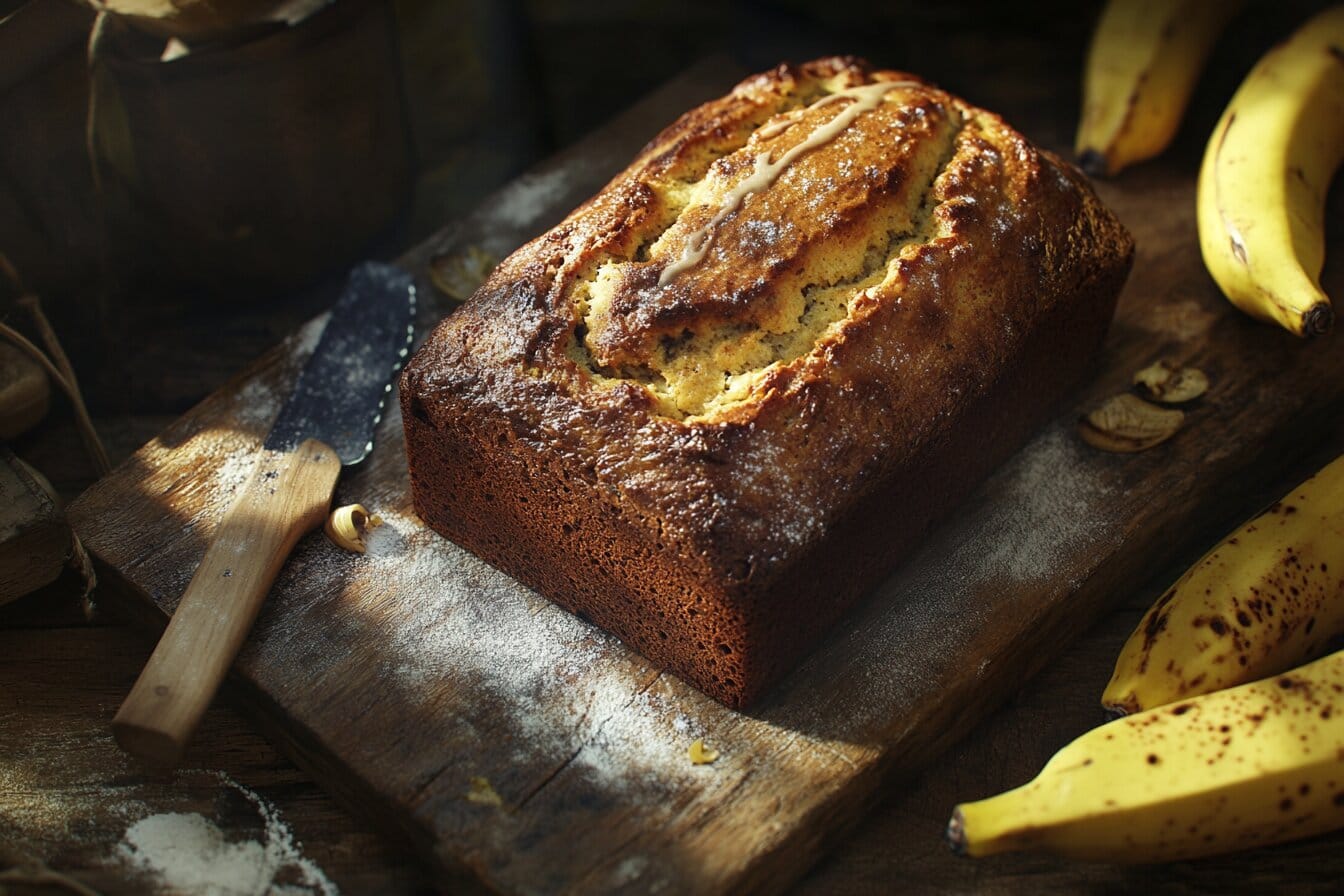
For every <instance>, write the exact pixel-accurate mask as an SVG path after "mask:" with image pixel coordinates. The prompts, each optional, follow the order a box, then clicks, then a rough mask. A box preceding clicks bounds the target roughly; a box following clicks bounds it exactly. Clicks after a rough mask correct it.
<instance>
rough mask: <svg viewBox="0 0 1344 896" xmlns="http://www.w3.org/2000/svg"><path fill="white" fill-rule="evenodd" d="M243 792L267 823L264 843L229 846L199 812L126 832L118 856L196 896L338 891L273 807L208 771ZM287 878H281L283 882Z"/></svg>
mask: <svg viewBox="0 0 1344 896" xmlns="http://www.w3.org/2000/svg"><path fill="white" fill-rule="evenodd" d="M205 774H210V775H212V776H214V777H216V778H218V779H219V781H220V782H222V783H223V784H225V785H226V786H228V787H231V788H232V789H234V790H236V791H237V792H238V793H240V794H242V795H243V797H244V798H246V799H247V800H248V802H250V803H252V805H253V806H255V807H256V809H257V812H258V813H259V814H260V815H261V818H262V821H263V822H264V823H265V831H264V835H263V836H264V838H265V839H264V840H261V841H256V840H244V841H240V842H229V841H228V840H226V839H225V835H224V832H223V831H221V830H220V829H219V827H218V826H217V825H216V824H215V823H214V822H212V821H211V820H209V819H208V818H206V817H204V816H202V815H199V814H196V813H182V812H164V813H160V814H157V815H150V816H148V817H146V818H142V819H140V820H139V821H137V822H135V824H133V825H131V826H130V827H129V828H127V829H126V834H125V836H124V837H123V838H122V841H121V843H120V844H118V846H117V849H116V857H117V858H118V859H119V860H121V861H122V862H124V863H125V864H127V865H129V866H130V867H132V868H136V869H138V870H140V871H143V872H145V873H148V874H150V875H152V876H153V877H154V878H156V880H157V882H158V883H159V884H160V885H161V886H163V887H166V888H167V889H169V890H171V891H172V892H175V893H183V894H192V896H300V894H309V896H312V894H321V896H335V894H336V893H337V892H338V891H337V889H336V886H335V884H333V883H332V882H331V881H330V880H329V879H328V878H327V876H326V875H325V874H323V873H322V869H320V868H318V867H317V865H316V864H315V863H314V862H313V861H312V860H311V859H307V858H305V857H304V856H303V854H302V853H301V852H300V851H299V848H298V846H297V845H296V844H295V843H294V835H293V833H292V832H291V831H290V829H289V827H288V825H286V824H285V823H284V821H283V820H281V818H280V815H279V813H278V812H277V811H276V809H275V807H274V806H272V805H271V804H270V803H268V802H267V801H266V800H264V799H262V798H261V797H260V796H259V795H258V794H256V793H254V792H253V791H251V790H249V789H248V788H246V787H244V786H243V785H241V784H239V783H238V782H237V781H234V780H233V779H232V778H230V777H229V776H228V775H226V774H224V773H223V772H206V773H205ZM282 879H283V880H282Z"/></svg>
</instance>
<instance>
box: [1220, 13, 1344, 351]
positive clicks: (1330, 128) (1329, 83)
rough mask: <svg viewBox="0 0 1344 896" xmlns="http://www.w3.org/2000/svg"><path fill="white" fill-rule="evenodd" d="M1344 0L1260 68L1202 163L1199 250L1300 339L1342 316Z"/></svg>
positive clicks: (1229, 288) (1228, 284) (1236, 289)
mask: <svg viewBox="0 0 1344 896" xmlns="http://www.w3.org/2000/svg"><path fill="white" fill-rule="evenodd" d="M1341 47H1344V6H1336V7H1333V8H1331V9H1328V10H1326V11H1325V12H1322V13H1320V14H1318V15H1316V16H1315V17H1314V18H1312V19H1310V20H1309V21H1308V22H1307V23H1306V24H1305V25H1303V26H1302V27H1301V28H1299V29H1298V30H1297V32H1296V33H1294V34H1293V35H1292V37H1291V38H1289V39H1288V40H1287V41H1286V42H1284V43H1282V44H1280V45H1279V46H1277V47H1275V48H1274V49H1273V50H1271V51H1270V52H1269V53H1267V54H1266V55H1265V56H1264V58H1263V59H1261V60H1260V62H1259V63H1258V64H1257V65H1256V66H1255V68H1253V69H1252V70H1251V73H1250V74H1249V75H1247V76H1246V80H1245V81H1244V82H1242V85H1241V87H1240V88H1239V89H1238V90H1237V92H1236V94H1235V95H1234V96H1233V97H1232V102H1231V103H1229V104H1228V107H1227V110H1226V111H1225V112H1224V113H1223V117H1222V118H1221V119H1220V120H1219V122H1218V126H1217V127H1216V128H1214V131H1213V136H1212V137H1211V138H1210V140H1209V144H1208V148H1207V149H1206V150H1205V152H1204V161H1203V164H1202V165H1201V167H1200V171H1199V194H1198V199H1197V203H1198V212H1197V218H1198V222H1199V246H1200V250H1201V252H1202V253H1203V255H1204V265H1205V267H1207V268H1208V269H1209V273H1210V274H1212V275H1213V279H1214V280H1215V281H1217V283H1218V286H1219V287H1220V288H1221V289H1222V291H1223V294H1224V295H1226V296H1227V298H1228V299H1229V300H1230V301H1231V302H1232V304H1234V305H1236V306H1237V307H1238V308H1240V309H1241V310H1242V311H1245V312H1246V313H1247V314H1250V315H1251V316H1253V317H1257V318H1260V319H1261V320H1265V321H1269V322H1271V323H1277V324H1281V325H1282V326H1284V327H1286V328H1287V329H1288V330H1290V331H1291V332H1293V333H1296V334H1297V335H1299V336H1310V335H1313V334H1317V333H1323V332H1325V331H1326V330H1328V329H1329V328H1330V325H1331V323H1332V321H1333V319H1334V314H1333V312H1332V311H1331V308H1330V300H1329V298H1327V297H1326V295H1325V293H1324V292H1323V291H1322V290H1321V285H1320V275H1321V268H1322V266H1323V265H1324V263H1325V194H1326V190H1327V188H1328V187H1329V185H1330V180H1331V178H1332V177H1333V176H1334V173H1335V170H1336V169H1337V168H1338V167H1339V165H1340V162H1341V160H1344V54H1341V52H1340V48H1341Z"/></svg>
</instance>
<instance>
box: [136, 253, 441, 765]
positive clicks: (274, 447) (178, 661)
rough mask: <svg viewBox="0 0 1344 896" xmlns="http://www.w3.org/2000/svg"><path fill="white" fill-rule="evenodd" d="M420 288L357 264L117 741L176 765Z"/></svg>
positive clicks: (370, 404) (367, 421)
mask: <svg viewBox="0 0 1344 896" xmlns="http://www.w3.org/2000/svg"><path fill="white" fill-rule="evenodd" d="M414 320H415V287H414V285H413V283H412V280H411V277H410V275H409V274H407V273H406V272H405V271H403V270H401V269H400V268H395V267H392V266H390V265H385V264H378V263H374V262H368V263H365V264H362V265H360V266H359V267H357V268H355V269H354V270H353V271H352V272H351V274H350V278H349V280H348V281H347V283H346V286H345V289H344V291H343V292H342V294H341V297H340V298H339V299H338V300H337V302H336V304H335V306H334V307H333V308H332V310H331V315H330V317H329V318H328V320H327V323H326V326H325V328H324V329H323V331H322V336H321V339H320V340H319V341H318V344H317V348H315V349H314V350H313V354H312V356H311V357H310V358H309V359H308V361H307V362H306V363H305V365H304V367H303V369H302V370H301V371H300V373H299V377H298V381H297V382H296V383H295V386H294V389H293V391H292V392H291V393H290V395H289V397H288V398H287V399H286V401H285V403H284V405H283V406H282V407H281V408H280V411H279V413H278V414H277V415H276V418H275V420H274V422H273V423H272V424H271V430H270V432H269V434H268V435H267V436H266V440H265V442H264V444H263V445H262V448H261V451H260V455H261V456H260V457H259V458H258V461H257V465H256V468H255V471H254V472H253V474H252V477H251V479H249V480H248V481H247V483H246V484H245V485H244V486H242V488H241V489H240V490H239V493H238V495H237V497H236V498H235V499H234V501H233V504H232V505H231V506H230V507H229V509H228V511H227V512H226V513H225V515H224V518H223V519H222V520H221V521H220V523H219V527H218V529H216V531H215V534H214V538H213V540H212V541H211V543H210V545H209V547H208V548H207V549H206V552H205V556H204V557H203V558H202V559H201V563H200V566H199V567H197V569H196V572H195V574H194V575H193V577H192V579H191V582H190V584H188V585H187V589H186V591H185V592H183V594H182V600H181V601H180V602H179V604H178V606H177V610H176V611H175V612H174V613H173V616H172V619H171V620H170V621H169V623H168V627H167V628H166V629H165V630H164V632H163V635H162V637H161V638H160V639H159V643H158V646H157V647H155V649H154V653H153V654H152V655H151V656H150V658H149V662H148V663H147V664H146V665H145V668H144V670H143V671H141V673H140V677H139V678H138V679H137V680H136V682H135V686H134V687H133V688H132V689H131V692H130V694H129V695H127V697H126V700H125V701H124V702H123V703H122V705H121V709H120V710H118V712H117V714H116V717H115V718H114V719H113V720H112V732H113V735H114V736H115V737H116V740H117V743H119V744H120V745H121V747H122V748H123V749H124V750H126V751H127V752H129V753H131V754H133V755H135V756H138V757H140V758H142V759H145V760H147V761H149V762H153V763H156V764H162V765H174V764H176V763H177V762H178V761H179V760H180V759H181V756H182V752H183V750H184V749H185V747H186V744H187V742H188V741H189V740H190V739H191V735H192V733H193V732H194V731H195V730H196V726H197V725H198V724H199V723H200V720H201V717H202V716H203V715H204V714H205V710H206V708H207V707H208V706H209V704H210V701H211V700H212V699H213V698H214V695H215V692H216V691H217V690H218V689H219V685H220V683H221V682H222V681H223V679H224V676H225V674H226V673H227V672H228V670H229V667H230V666H231V665H232V664H233V660H234V657H235V656H237V654H238V651H239V649H240V648H241V647H242V644H243V640H244V639H245V638H246V636H247V633H248V631H249V630H250V629H251V628H252V623H253V622H254V621H255V620H256V618H257V613H258V611H259V610H260V609H261V604H262V602H263V600H264V599H265V597H266V594H267V592H269V591H270V589H271V584H272V583H273V582H274V581H275V578H276V576H277V575H279V573H280V570H281V568H282V567H283V566H284V564H285V560H286V558H287V557H288V556H289V553H290V551H291V550H292V549H293V548H294V545H295V544H296V543H297V542H298V540H299V539H300V538H301V537H302V536H303V535H305V534H306V533H308V532H310V531H312V530H313V529H315V528H317V527H318V526H320V525H321V524H322V522H323V520H325V518H326V516H327V513H328V512H329V510H330V505H331V497H332V493H333V492H334V490H335V488H336V481H337V479H338V477H339V476H340V472H341V469H342V467H344V466H349V465H351V464H357V463H359V462H360V461H361V460H363V459H364V458H365V457H366V456H368V454H369V452H370V451H372V450H373V434H374V430H375V429H376V428H377V425H378V422H379V420H380V419H381V418H382V412H383V406H384V404H385V402H386V401H387V400H388V398H389V396H390V393H391V391H392V379H393V378H394V376H395V374H396V372H397V371H398V370H400V369H401V366H402V364H403V363H404V362H405V360H406V355H407V353H408V351H409V350H410V346H411V339H412V334H413V325H414V324H413V322H414Z"/></svg>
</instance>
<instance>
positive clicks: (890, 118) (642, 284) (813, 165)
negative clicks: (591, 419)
mask: <svg viewBox="0 0 1344 896" xmlns="http://www.w3.org/2000/svg"><path fill="white" fill-rule="evenodd" d="M823 74H824V73H823ZM778 77H779V75H778V73H777V74H776V78H778ZM877 78H878V82H879V83H880V82H881V81H882V80H884V79H885V80H889V81H890V82H891V83H892V85H893V86H892V87H891V88H890V89H888V90H883V91H881V92H880V93H878V94H869V96H871V97H872V98H873V99H874V102H873V103H872V104H871V107H870V108H869V107H867V106H866V105H865V107H864V108H863V109H862V111H859V110H850V112H849V114H848V115H847V114H846V108H847V107H848V106H851V105H859V104H861V103H863V99H864V97H862V96H860V95H850V94H849V93H847V91H853V89H854V88H856V87H859V86H860V85H863V84H865V83H870V82H872V78H871V77H869V76H867V75H865V74H864V73H863V72H862V71H861V70H858V69H855V68H843V69H840V70H839V71H838V72H836V73H833V74H830V75H829V76H827V77H820V76H817V75H815V74H814V75H808V74H805V73H802V72H798V73H796V74H792V75H786V76H785V77H784V78H783V79H782V80H775V81H772V82H770V83H769V84H768V89H767V85H766V84H765V83H758V82H757V81H747V82H745V83H744V84H743V85H741V86H739V87H738V89H737V90H736V91H734V93H733V94H732V95H731V96H730V97H729V99H730V100H735V101H736V102H735V103H734V106H735V111H736V112H737V115H736V116H735V117H732V118H729V119H728V120H726V121H724V122H723V123H722V126H721V127H719V128H718V129H716V130H715V132H714V134H713V139H710V140H704V139H698V140H694V141H691V140H687V139H685V137H684V135H685V134H686V133H689V132H691V131H693V130H694V128H693V126H692V127H683V128H682V129H681V130H680V131H678V130H676V129H671V130H670V132H669V133H670V134H671V135H672V136H671V138H670V141H669V145H665V146H659V145H658V142H657V141H655V144H654V146H653V149H652V150H650V151H647V152H646V158H647V159H648V160H649V161H648V164H646V165H644V166H636V167H635V169H634V173H633V174H632V175H630V178H629V182H627V183H625V184H621V185H618V191H617V192H619V193H621V194H624V195H625V196H627V197H629V198H631V199H633V200H634V202H632V203H631V207H630V209H629V211H628V213H627V214H626V215H625V216H624V218H625V220H624V221H623V223H624V224H625V227H624V228H623V229H622V232H621V233H620V234H619V238H618V239H615V240H612V241H611V242H609V243H608V244H607V245H605V246H603V247H602V251H600V252H599V253H596V254H588V255H586V256H585V258H584V264H583V266H582V269H580V270H577V271H575V272H574V275H573V276H572V278H570V280H569V282H568V283H567V285H566V287H565V299H566V300H567V304H568V307H569V308H570V310H571V315H572V320H573V322H574V329H573V336H572V339H571V341H570V344H569V346H568V352H567V353H568V355H569V357H570V358H571V360H573V361H574V362H575V364H576V365H577V366H578V367H579V368H580V370H582V371H583V372H584V374H585V375H586V376H587V377H588V378H590V381H591V382H592V383H593V384H595V385H597V386H598V387H601V388H611V387H613V386H615V385H616V384H618V383H630V384H636V385H638V386H641V387H643V388H644V389H647V390H648V392H649V393H650V395H651V396H652V398H653V402H654V405H653V409H654V411H655V413H657V414H660V415H662V416H665V417H668V418H672V419H677V420H686V421H688V422H693V421H697V420H712V419H714V418H715V417H716V416H718V415H720V414H722V413H723V412H725V411H727V410H729V409H731V408H732V407H734V406H737V405H740V404H742V403H743V402H745V401H747V400H749V399H750V397H751V395H752V394H753V390H756V389H758V388H760V386H761V384H762V383H763V381H764V380H765V377H766V375H767V374H768V373H769V372H770V371H771V370H772V369H775V368H779V367H782V366H785V365H788V364H790V363H792V362H794V361H796V360H797V359H800V358H803V357H804V356H807V355H809V354H811V353H814V352H817V351H818V350H820V349H821V348H822V347H823V346H824V345H825V343H826V342H827V341H828V340H829V339H833V338H835V337H836V336H837V335H838V334H839V333H840V332H841V330H842V329H843V325H844V323H845V322H846V321H850V320H853V319H855V318H856V317H859V316H861V314H862V307H863V304H864V302H865V301H899V295H900V283H899V279H900V278H899V261H900V260H901V259H902V258H903V257H908V256H910V255H911V254H912V253H914V252H916V251H917V250H918V248H919V247H921V246H923V245H926V244H927V243H929V242H930V241H931V240H933V239H936V238H937V237H938V236H939V235H940V233H939V231H940V222H939V221H938V219H937V218H936V217H935V215H934V209H935V207H936V205H937V191H936V190H935V189H934V187H935V183H936V181H937V179H938V177H939V175H940V174H941V173H942V172H943V171H945V170H946V168H947V166H948V163H949V161H950V160H951V158H952V156H953V154H954V152H955V150H956V148H957V146H958V144H959V142H960V141H961V140H962V139H963V137H964V136H965V134H964V132H967V131H974V130H976V129H977V128H978V127H979V123H978V122H977V121H975V120H974V119H973V118H968V117H964V107H962V106H960V105H959V104H958V103H957V102H956V101H955V100H953V98H951V97H950V96H948V95H947V94H945V93H943V92H942V91H939V90H937V89H935V88H933V87H931V86H928V85H926V84H923V83H922V82H916V81H909V80H904V79H902V76H899V75H897V74H895V73H885V72H884V73H879V74H878V76H877ZM840 116H846V118H852V121H849V123H848V124H846V125H845V126H844V127H842V128H839V129H838V130H836V129H834V128H831V129H828V125H830V124H831V123H832V122H834V121H836V119H837V118H839V117H840ZM689 124H691V125H693V122H692V123H689ZM679 134H680V135H682V139H680V140H678V139H677V137H678V135H679ZM799 150H801V151H799ZM790 153H793V154H794V158H792V159H791V160H789V161H788V164H786V165H784V166H782V167H781V168H779V170H778V171H777V173H776V174H775V176H774V177H773V178H772V179H770V180H769V181H768V182H765V183H763V178H762V177H760V174H759V173H760V171H761V169H762V168H764V167H766V166H768V165H770V163H771V162H774V163H776V164H778V162H779V161H780V160H782V159H785V157H787V156H789V155H790ZM696 249H700V250H701V252H702V253H703V254H702V255H698V256H697V254H696V252H695V250H696ZM669 268H672V269H673V270H675V276H672V277H671V278H668V277H667V276H666V273H665V272H668V270H669ZM660 280H661V281H665V282H660Z"/></svg>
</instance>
